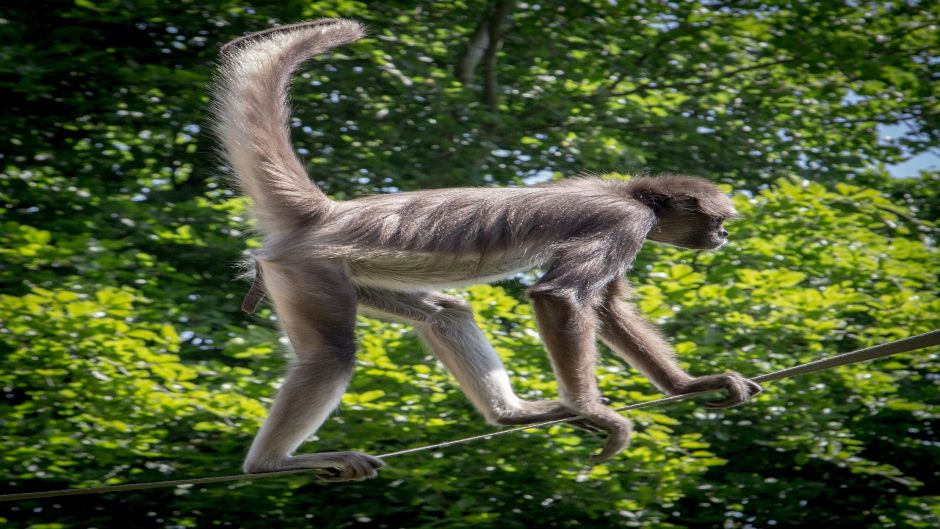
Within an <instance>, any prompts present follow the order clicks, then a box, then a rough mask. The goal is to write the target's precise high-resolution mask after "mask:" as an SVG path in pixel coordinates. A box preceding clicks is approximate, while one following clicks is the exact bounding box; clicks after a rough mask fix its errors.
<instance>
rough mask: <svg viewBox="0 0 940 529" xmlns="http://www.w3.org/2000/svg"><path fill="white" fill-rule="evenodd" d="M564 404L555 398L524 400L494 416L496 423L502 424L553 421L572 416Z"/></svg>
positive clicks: (513, 424) (511, 424)
mask: <svg viewBox="0 0 940 529" xmlns="http://www.w3.org/2000/svg"><path fill="white" fill-rule="evenodd" d="M575 415H576V414H574V413H572V412H571V410H569V409H568V408H567V407H565V405H564V404H562V403H560V402H558V401H557V400H535V401H524V402H522V404H521V405H520V407H519V408H518V409H515V410H512V411H509V412H504V413H503V414H502V415H500V416H499V417H497V418H496V423H497V424H502V425H504V426H521V425H525V424H535V423H539V422H546V421H555V420H558V419H567V418H569V417H574V416H575Z"/></svg>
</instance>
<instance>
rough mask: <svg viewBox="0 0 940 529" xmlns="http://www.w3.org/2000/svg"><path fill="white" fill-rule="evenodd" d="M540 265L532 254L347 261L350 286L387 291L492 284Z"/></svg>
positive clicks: (420, 256)
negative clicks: (482, 260)
mask: <svg viewBox="0 0 940 529" xmlns="http://www.w3.org/2000/svg"><path fill="white" fill-rule="evenodd" d="M539 264H541V259H539V258H538V257H537V256H533V255H522V254H520V255H512V256H505V255H501V256H491V257H490V258H489V259H487V262H486V263H485V264H482V265H481V263H480V258H479V256H463V257H460V258H453V257H442V256H440V255H433V254H411V255H408V256H400V257H399V256H394V257H393V256H388V257H385V256H383V257H370V258H365V259H356V260H353V261H349V262H348V270H349V274H350V276H351V278H352V280H353V282H354V283H357V284H360V285H364V286H372V287H380V288H386V289H391V290H436V289H441V288H460V287H466V286H470V285H478V284H481V283H492V282H495V281H500V280H502V279H506V278H509V277H512V276H513V275H515V274H518V273H519V272H524V271H526V270H529V269H531V268H533V267H535V266H538V265H539Z"/></svg>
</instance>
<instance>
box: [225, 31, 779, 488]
mask: <svg viewBox="0 0 940 529" xmlns="http://www.w3.org/2000/svg"><path fill="white" fill-rule="evenodd" d="M364 36H365V30H364V27H363V26H362V25H361V24H360V23H358V22H356V21H353V20H346V19H320V20H313V21H309V22H302V23H298V24H291V25H287V26H282V27H278V28H273V29H270V30H267V31H262V32H260V33H255V34H250V35H247V36H245V37H241V38H239V39H236V40H234V41H232V42H230V43H228V44H226V45H225V46H223V48H222V52H221V59H220V67H219V74H218V78H217V82H216V88H215V92H214V96H215V97H214V101H213V104H212V111H213V114H214V119H213V123H214V129H215V132H216V135H217V136H218V138H219V140H220V151H221V156H222V157H223V159H224V161H225V162H226V163H227V164H228V165H229V166H230V167H231V169H232V172H233V173H234V177H235V181H236V185H237V186H238V187H239V188H240V190H241V191H242V192H243V193H245V194H246V195H247V196H248V197H250V198H251V200H252V202H253V215H254V218H255V219H256V223H257V227H258V229H259V230H260V234H261V236H262V247H261V249H260V250H258V251H257V252H256V253H255V255H254V260H255V265H256V268H257V274H258V275H257V276H256V277H255V281H254V283H253V284H252V287H251V289H250V291H249V293H248V295H247V296H246V298H245V301H244V303H243V308H244V309H245V310H246V311H249V312H250V311H253V310H254V308H255V307H256V306H257V305H258V303H259V302H260V301H261V298H262V297H267V298H269V300H270V302H271V303H272V305H273V309H274V311H275V313H276V314H277V317H278V322H279V324H280V326H281V327H282V329H283V331H284V332H285V334H286V335H287V337H288V340H289V343H290V349H291V350H292V352H293V357H292V361H291V362H290V365H289V367H288V369H287V373H286V377H285V379H284V382H283V384H282V386H281V388H280V389H279V390H278V392H277V395H276V396H275V399H274V402H273V405H272V406H271V408H270V410H269V413H268V417H267V419H266V420H265V421H264V423H263V425H262V427H261V429H260V430H259V432H258V433H257V435H256V436H255V438H254V440H253V442H252V444H251V447H250V449H249V450H248V454H247V456H246V457H245V460H244V463H243V468H244V470H245V471H246V472H248V473H260V472H271V471H278V470H290V469H312V470H313V471H314V472H315V473H316V474H317V475H318V476H319V477H320V478H322V479H325V480H329V481H345V480H362V479H368V478H373V477H375V476H376V475H377V471H378V469H379V468H381V467H382V466H383V465H384V462H383V461H382V460H381V459H379V458H377V457H374V456H371V455H368V454H364V453H361V452H355V451H346V452H320V453H306V454H296V453H295V451H296V450H297V449H298V448H299V447H300V445H301V444H302V443H303V442H304V441H305V440H306V439H307V438H308V437H309V436H311V435H312V434H313V433H314V432H316V431H317V430H318V429H319V428H320V427H321V426H322V425H323V423H324V422H325V421H326V419H327V418H328V416H329V414H330V413H331V412H332V410H333V409H334V408H336V406H337V405H338V404H339V401H340V398H341V396H342V395H343V393H344V392H345V390H346V386H347V384H348V383H349V381H350V379H351V377H352V375H353V369H354V363H355V351H356V344H355V337H354V324H355V318H356V317H357V314H364V315H366V316H371V317H377V318H381V319H384V320H389V321H397V322H403V323H406V324H409V325H412V326H414V328H415V329H416V332H417V334H418V335H419V336H420V338H421V339H422V341H423V342H424V343H425V344H426V346H427V347H428V349H429V350H430V351H431V352H432V353H433V355H434V356H436V357H437V359H438V360H439V361H440V362H441V363H442V364H443V366H444V368H445V369H446V370H447V371H448V372H450V373H451V374H452V375H453V377H454V378H455V379H456V380H457V382H458V384H459V385H460V387H461V389H462V390H463V392H464V393H465V394H466V396H467V397H468V399H469V400H470V402H471V403H472V404H473V405H474V406H475V408H476V409H477V410H478V411H479V412H480V413H481V414H482V415H483V417H484V418H485V420H486V421H487V422H489V423H491V424H494V425H525V424H533V423H538V422H543V421H549V420H555V419H564V418H571V417H575V416H578V417H581V419H579V420H580V421H582V424H584V425H585V426H588V427H590V428H593V429H596V430H598V431H602V432H604V433H606V438H605V441H604V445H603V447H602V448H601V450H600V452H599V453H597V454H595V455H592V456H591V458H590V461H591V462H592V463H600V462H603V461H607V460H609V459H610V458H612V457H614V456H615V455H616V454H617V453H618V452H620V451H621V450H623V449H624V448H625V447H626V446H627V445H628V443H629V441H630V435H631V431H632V423H631V421H630V420H628V419H627V418H626V417H623V416H622V415H620V414H619V413H616V412H615V411H613V410H612V409H611V408H609V407H608V406H607V405H606V404H605V402H606V399H603V397H602V395H601V393H600V391H599V389H598V386H597V381H596V378H595V374H594V370H595V364H596V357H597V341H598V340H600V341H601V342H603V343H605V344H607V345H608V346H609V347H610V349H612V350H613V351H614V352H615V353H616V354H617V355H619V356H620V357H622V358H623V359H624V360H626V361H627V362H628V363H629V364H631V365H632V366H633V367H634V368H636V369H637V370H639V371H640V372H641V373H643V374H644V375H645V376H646V377H647V378H649V379H650V380H651V381H652V382H653V384H654V385H656V386H657V387H658V388H659V389H660V390H662V391H663V392H665V393H667V394H670V395H678V394H684V393H690V392H696V391H705V390H724V391H725V393H726V396H725V397H724V398H722V399H720V400H718V401H713V402H709V403H707V405H708V406H711V407H715V408H722V407H729V406H734V405H737V404H740V403H742V402H744V401H746V400H748V399H749V398H751V397H753V396H754V395H756V394H757V393H758V392H760V391H761V387H760V386H759V385H758V384H756V383H754V382H752V381H749V380H747V379H746V378H744V377H743V376H742V375H740V374H739V373H737V372H733V371H731V372H727V373H723V374H715V375H706V376H693V375H690V374H689V373H687V372H685V371H684V370H683V369H682V368H681V367H680V366H679V365H678V363H677V360H676V358H675V354H674V352H673V350H672V348H671V347H670V345H669V344H668V342H667V341H666V340H665V339H664V338H663V337H662V335H661V334H660V333H659V332H658V331H657V329H655V328H654V327H653V326H652V325H651V324H650V323H648V322H647V321H646V320H645V319H644V318H643V317H642V315H641V314H640V313H639V312H638V311H637V309H636V308H634V307H633V306H632V305H631V304H630V303H629V302H628V300H627V299H626V293H627V291H628V288H629V286H628V284H627V281H626V280H625V279H624V276H625V274H626V273H627V271H628V269H629V267H630V265H631V263H632V262H633V260H634V258H635V257H636V255H637V252H638V251H639V250H640V248H641V246H642V244H643V243H644V242H645V241H646V240H650V241H654V242H656V243H662V244H667V245H673V246H678V247H682V248H690V249H698V250H714V249H717V248H719V247H721V246H723V245H725V243H726V242H727V240H728V232H727V231H726V230H725V228H724V227H723V222H724V221H725V220H727V219H730V218H733V217H736V216H738V213H737V211H736V210H735V208H734V205H733V203H732V201H731V199H730V198H729V197H728V196H726V195H725V194H724V193H722V192H721V191H720V190H719V189H718V188H717V187H716V186H714V185H713V184H711V183H709V182H707V181H706V180H703V179H699V178H695V177H689V176H659V177H636V178H633V179H631V180H629V181H615V180H606V179H601V178H596V177H579V178H570V179H563V180H559V181H557V182H551V183H545V184H539V185H534V186H530V187H509V188H485V187H479V188H450V189H437V190H423V191H411V192H399V193H393V194H378V195H371V196H364V197H359V198H356V199H353V200H347V201H334V200H332V199H330V198H328V197H327V196H326V194H325V193H323V192H322V191H321V190H320V188H319V187H318V186H317V185H316V183H315V182H313V181H312V180H311V179H310V177H309V176H308V174H307V172H306V170H305V169H304V166H303V164H302V162H301V161H300V159H299V158H298V157H297V154H296V153H295V152H294V150H293V148H292V146H291V139H290V127H289V120H290V108H289V104H288V95H287V93H288V92H287V91H288V86H289V81H290V79H291V76H292V74H293V73H294V72H295V71H296V70H297V69H298V67H299V66H300V65H301V64H302V63H303V62H305V61H306V60H308V59H310V58H312V57H313V56H315V55H320V54H323V53H325V52H327V51H329V50H331V49H333V48H335V47H337V46H341V45H344V44H349V43H352V42H354V41H356V40H359V39H361V38H363V37H364ZM531 269H538V270H543V271H544V273H543V274H542V275H541V276H540V278H539V279H538V281H537V282H535V283H534V285H533V286H532V287H531V288H530V289H529V290H528V296H529V298H530V299H531V301H532V305H533V308H534V313H535V319H536V323H537V325H538V328H539V332H540V336H541V338H542V341H543V343H544V346H545V349H546V350H547V353H548V356H549V359H550V363H551V366H552V369H553V372H554V374H555V377H556V379H557V382H558V394H559V397H558V399H557V400H551V399H547V400H536V401H529V400H524V399H521V398H520V397H518V396H517V395H516V393H515V392H514V391H513V388H512V386H511V384H510V379H509V375H508V373H507V371H506V368H505V366H504V365H503V362H502V360H501V359H500V358H499V356H498V355H497V354H496V351H495V350H494V349H493V347H492V346H491V345H490V344H489V343H488V342H487V339H486V337H485V336H484V334H483V331H482V330H481V329H480V328H479V326H478V325H477V323H476V321H475V319H474V314H473V312H472V310H471V308H470V306H469V304H468V303H467V302H466V301H464V300H463V299H461V298H460V297H457V296H454V295H450V294H446V293H443V292H442V291H441V290H442V289H448V288H459V287H463V286H468V285H472V284H477V283H486V282H494V281H498V280H502V279H505V278H509V277H511V276H514V275H515V274H517V273H519V272H522V271H527V270H531Z"/></svg>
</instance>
